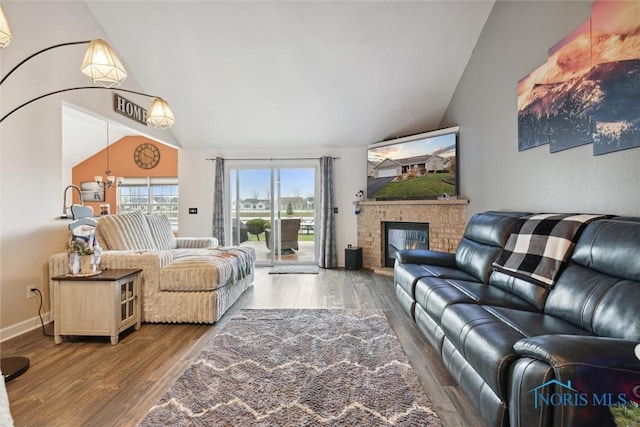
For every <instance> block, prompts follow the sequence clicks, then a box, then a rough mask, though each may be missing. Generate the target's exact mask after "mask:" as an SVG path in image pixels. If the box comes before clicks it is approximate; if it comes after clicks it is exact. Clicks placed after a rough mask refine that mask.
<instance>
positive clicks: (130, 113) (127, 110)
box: [113, 93, 147, 126]
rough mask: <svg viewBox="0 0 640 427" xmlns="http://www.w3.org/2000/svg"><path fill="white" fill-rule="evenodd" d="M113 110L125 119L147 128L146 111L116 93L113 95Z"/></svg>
mask: <svg viewBox="0 0 640 427" xmlns="http://www.w3.org/2000/svg"><path fill="white" fill-rule="evenodd" d="M113 110H114V111H115V112H116V113H120V114H122V115H123V116H125V117H128V118H130V119H131V120H135V121H136V122H138V123H141V124H143V125H145V126H147V110H146V109H144V108H142V107H141V106H139V105H137V104H134V103H133V102H131V101H129V100H128V99H126V98H123V97H121V96H120V95H118V94H117V93H114V94H113Z"/></svg>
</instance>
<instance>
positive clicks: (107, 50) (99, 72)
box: [0, 6, 175, 381]
mask: <svg viewBox="0 0 640 427" xmlns="http://www.w3.org/2000/svg"><path fill="white" fill-rule="evenodd" d="M12 39H13V34H12V33H11V29H10V27H9V23H8V22H7V18H6V16H5V14H4V11H3V10H2V6H0V49H1V48H5V47H7V46H8V45H9V43H11V40H12ZM79 44H88V45H89V46H88V47H87V51H86V53H85V56H84V60H83V61H82V65H81V67H80V71H81V72H82V73H83V74H84V75H85V76H87V77H88V78H89V79H91V81H92V82H93V83H94V85H96V86H80V87H72V88H67V89H59V90H55V91H52V92H48V93H45V94H43V95H40V96H37V97H35V98H33V99H30V100H28V101H26V102H24V103H22V104H20V105H19V106H17V107H15V108H14V109H12V110H11V111H9V112H8V113H6V114H5V115H3V116H2V118H0V123H2V122H3V121H5V120H6V119H7V118H8V117H9V116H11V115H12V114H14V113H15V112H17V111H19V110H20V109H22V108H24V107H26V106H27V105H29V104H31V103H33V102H36V101H38V100H40V99H43V98H46V97H48V96H52V95H56V94H59V93H63V92H70V91H76V90H88V89H103V90H108V89H111V90H115V91H121V92H128V93H133V94H136V95H142V96H146V97H149V98H154V99H153V102H152V104H151V108H150V109H149V112H148V114H147V123H149V124H150V125H152V126H154V127H156V128H160V129H167V128H170V127H171V126H173V124H174V123H175V116H174V115H173V112H172V111H171V108H170V107H169V104H168V103H167V102H166V101H165V100H164V99H162V98H160V97H158V96H153V95H148V94H146V93H142V92H137V91H133V90H128V89H121V88H118V87H117V86H120V85H121V84H122V82H124V80H125V79H126V78H127V72H126V70H125V68H124V66H123V65H122V62H120V60H119V59H118V56H117V55H116V53H115V51H114V50H113V49H112V48H111V46H109V44H108V43H107V42H105V41H104V40H101V39H94V40H84V41H78V42H68V43H60V44H56V45H53V46H49V47H47V48H44V49H41V50H39V51H37V52H35V53H33V54H31V55H29V56H28V57H26V58H25V59H23V60H22V61H20V62H19V63H18V64H17V65H16V66H14V67H13V68H12V69H11V70H10V71H9V72H8V73H7V74H6V75H5V76H4V77H2V80H0V86H1V85H2V84H4V82H5V81H6V80H7V78H8V77H9V76H11V75H12V74H13V73H14V72H16V71H17V70H18V69H19V68H20V67H21V66H22V65H24V64H25V63H26V62H28V61H29V60H31V59H33V58H34V57H36V56H38V55H41V54H43V53H45V52H48V51H50V50H53V49H57V48H61V47H65V46H74V45H79ZM0 362H1V365H0V370H2V373H3V376H4V379H5V381H10V380H12V379H13V378H16V377H18V376H19V375H21V374H23V373H24V372H26V371H27V370H28V369H29V363H30V362H29V359H28V358H26V357H21V356H18V357H5V358H1V359H0Z"/></svg>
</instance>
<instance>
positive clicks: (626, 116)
mask: <svg viewBox="0 0 640 427" xmlns="http://www.w3.org/2000/svg"><path fill="white" fill-rule="evenodd" d="M591 20H592V43H593V64H594V66H593V70H592V74H593V78H594V81H596V82H597V86H596V87H595V88H594V92H595V93H596V94H597V99H596V101H595V103H594V105H593V107H592V114H593V120H594V122H595V130H594V144H593V153H594V154H596V155H599V154H606V153H611V152H613V151H619V150H625V149H628V148H633V147H640V102H638V100H639V99H640V4H639V3H638V2H636V1H634V2H625V1H614V2H611V1H602V0H599V1H596V2H594V3H593V5H592V8H591Z"/></svg>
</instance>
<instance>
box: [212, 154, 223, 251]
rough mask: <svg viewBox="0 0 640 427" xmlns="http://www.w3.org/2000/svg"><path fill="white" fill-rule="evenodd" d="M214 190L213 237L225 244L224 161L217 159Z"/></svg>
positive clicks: (220, 158)
mask: <svg viewBox="0 0 640 427" xmlns="http://www.w3.org/2000/svg"><path fill="white" fill-rule="evenodd" d="M214 185H215V186H214V189H213V237H215V238H217V239H218V242H219V243H220V245H221V246H224V245H225V242H224V234H225V233H224V159H223V158H222V157H216V178H215V184H214Z"/></svg>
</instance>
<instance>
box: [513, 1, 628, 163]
mask: <svg viewBox="0 0 640 427" xmlns="http://www.w3.org/2000/svg"><path fill="white" fill-rule="evenodd" d="M638 99H640V3H639V2H625V1H604V0H598V1H596V2H594V3H593V5H592V11H591V19H590V20H588V21H586V22H584V23H583V24H582V25H580V26H579V27H577V28H576V29H575V30H573V31H572V32H571V33H570V34H568V35H567V36H566V37H565V38H564V39H562V40H561V41H560V42H558V43H556V45H555V46H553V47H552V48H551V49H550V50H549V54H548V61H547V63H546V64H545V65H543V66H541V67H540V68H538V69H537V70H536V71H534V72H533V73H531V74H530V75H529V76H527V77H525V78H524V79H522V80H520V82H519V83H518V149H519V150H520V151H522V150H527V149H529V148H533V147H536V146H538V145H542V144H544V143H547V142H548V143H549V149H550V151H551V152H552V153H553V152H557V151H561V150H566V149H569V148H573V147H577V146H580V145H584V144H589V143H593V153H594V154H595V155H600V154H606V153H610V152H614V151H619V150H624V149H627V148H633V147H639V146H640V103H638Z"/></svg>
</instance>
